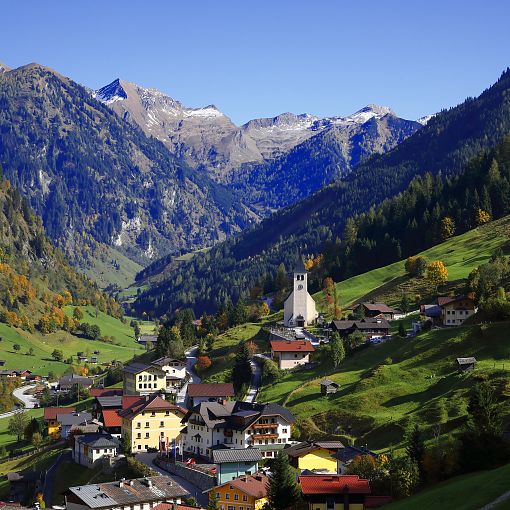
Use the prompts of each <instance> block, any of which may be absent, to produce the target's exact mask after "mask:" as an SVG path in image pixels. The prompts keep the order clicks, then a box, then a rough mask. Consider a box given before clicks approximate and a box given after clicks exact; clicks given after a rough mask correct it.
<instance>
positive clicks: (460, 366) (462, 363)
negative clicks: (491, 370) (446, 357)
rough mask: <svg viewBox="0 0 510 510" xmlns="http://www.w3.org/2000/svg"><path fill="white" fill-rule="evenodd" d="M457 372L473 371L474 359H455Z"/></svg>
mask: <svg viewBox="0 0 510 510" xmlns="http://www.w3.org/2000/svg"><path fill="white" fill-rule="evenodd" d="M456 363H457V370H458V371H459V372H469V371H470V370H474V369H475V365H476V358H474V357H469V358H457V360H456Z"/></svg>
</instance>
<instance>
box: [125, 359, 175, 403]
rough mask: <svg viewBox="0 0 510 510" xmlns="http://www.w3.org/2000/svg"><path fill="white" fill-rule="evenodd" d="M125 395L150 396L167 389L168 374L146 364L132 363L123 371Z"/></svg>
mask: <svg viewBox="0 0 510 510" xmlns="http://www.w3.org/2000/svg"><path fill="white" fill-rule="evenodd" d="M122 383H123V384H122V387H123V394H124V395H150V394H151V393H155V392H156V391H159V390H164V389H166V372H165V371H164V370H162V369H161V368H160V367H158V366H154V365H149V364H146V363H137V362H135V363H130V364H129V365H127V366H126V367H124V370H123V371H122Z"/></svg>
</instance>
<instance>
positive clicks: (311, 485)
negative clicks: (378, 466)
mask: <svg viewBox="0 0 510 510" xmlns="http://www.w3.org/2000/svg"><path fill="white" fill-rule="evenodd" d="M299 482H300V483H301V491H302V492H303V494H304V495H309V494H341V493H343V492H348V493H349V494H370V483H369V482H368V480H365V479H363V478H360V477H359V476H358V475H303V476H300V477H299Z"/></svg>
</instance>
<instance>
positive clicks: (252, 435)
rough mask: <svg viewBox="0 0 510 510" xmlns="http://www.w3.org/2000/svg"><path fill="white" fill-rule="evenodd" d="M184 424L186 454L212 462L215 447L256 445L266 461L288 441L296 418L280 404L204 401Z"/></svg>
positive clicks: (185, 419) (189, 414)
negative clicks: (198, 456) (192, 454)
mask: <svg viewBox="0 0 510 510" xmlns="http://www.w3.org/2000/svg"><path fill="white" fill-rule="evenodd" d="M182 423H183V424H184V425H185V427H184V429H183V430H182V431H181V443H182V448H183V451H184V452H190V453H194V454H196V455H200V456H202V457H206V458H208V459H212V456H213V454H212V451H213V447H214V448H218V447H219V446H220V445H224V446H226V447H233V448H248V447H250V446H254V447H256V448H258V449H259V450H260V451H261V454H262V457H263V458H273V457H275V456H276V453H277V452H278V450H281V449H283V448H284V447H285V445H286V444H287V443H288V442H289V440H290V436H291V426H292V424H293V423H294V416H293V415H292V413H291V412H290V411H289V410H288V409H285V408H284V407H282V406H280V405H278V404H257V403H248V402H240V401H225V402H201V403H200V404H198V405H197V406H195V407H194V408H193V409H192V410H190V411H189V412H188V413H187V414H186V416H185V417H184V419H183V420H182Z"/></svg>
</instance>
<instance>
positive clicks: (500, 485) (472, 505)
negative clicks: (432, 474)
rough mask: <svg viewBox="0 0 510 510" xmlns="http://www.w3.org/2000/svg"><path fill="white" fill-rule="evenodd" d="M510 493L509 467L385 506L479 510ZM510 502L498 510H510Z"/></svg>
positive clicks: (403, 509)
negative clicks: (509, 509) (502, 495)
mask: <svg viewBox="0 0 510 510" xmlns="http://www.w3.org/2000/svg"><path fill="white" fill-rule="evenodd" d="M508 490H510V464H507V465H506V466H503V467H500V468H498V469H494V470H491V471H483V472H479V473H470V474H469V475H463V476H458V477H455V478H452V479H451V480H448V481H446V482H443V483H440V484H438V485H436V486H434V487H433V488H432V489H428V490H425V491H423V492H421V493H419V494H416V495H415V496H412V497H410V498H407V499H403V500H402V501H397V502H395V503H392V504H390V505H387V506H385V507H384V508H385V509H388V510H415V509H418V508H433V509H434V510H450V509H453V508H454V509H455V510H477V509H479V508H481V507H482V506H484V505H486V504H488V503H490V502H492V501H494V500H495V499H496V498H498V497H499V496H500V495H501V494H503V493H504V492H506V491H508ZM508 508H510V500H507V501H506V502H504V503H501V504H500V505H499V506H497V507H495V510H505V509H506V510H507V509H508Z"/></svg>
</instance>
